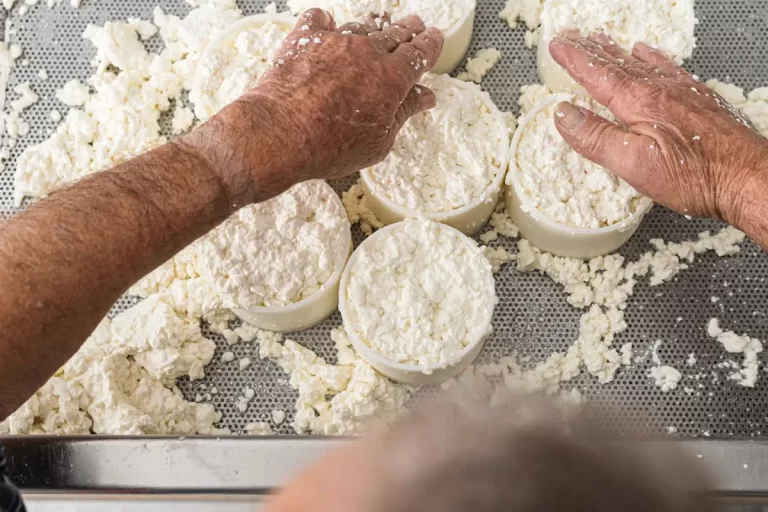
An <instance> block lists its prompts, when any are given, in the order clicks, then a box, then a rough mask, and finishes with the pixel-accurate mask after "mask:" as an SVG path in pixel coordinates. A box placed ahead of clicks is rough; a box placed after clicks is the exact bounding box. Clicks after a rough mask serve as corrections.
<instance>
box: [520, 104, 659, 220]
mask: <svg viewBox="0 0 768 512" xmlns="http://www.w3.org/2000/svg"><path fill="white" fill-rule="evenodd" d="M545 99H552V100H553V102H552V104H551V105H549V107H547V108H545V109H543V110H541V111H539V112H538V113H537V114H536V115H535V116H534V117H532V118H530V119H529V121H528V123H527V124H525V125H521V126H520V127H519V128H518V130H522V135H521V137H520V140H519V143H518V145H517V148H516V154H515V155H513V156H514V158H515V161H516V163H517V165H516V169H515V168H514V167H513V169H512V170H511V171H510V172H517V178H518V180H519V183H520V187H521V189H522V190H521V191H520V192H522V193H523V194H524V195H525V196H526V197H527V198H528V200H529V201H530V202H531V206H532V207H533V208H535V209H536V210H538V211H539V212H541V213H542V214H544V215H546V216H547V217H548V218H550V219H552V220H554V221H555V222H558V223H560V224H563V225H565V226H571V227H575V228H593V229H596V228H602V227H607V226H612V225H615V224H618V223H620V222H622V221H624V220H626V219H628V218H630V217H631V216H632V215H634V214H635V213H636V212H638V211H639V210H641V209H643V208H645V207H647V206H648V205H649V204H650V200H649V199H647V198H644V197H643V196H642V195H641V194H640V193H639V192H637V191H636V190H635V189H634V188H632V187H631V186H630V185H629V184H628V183H626V182H625V181H624V180H622V179H621V178H619V177H617V176H615V175H614V174H612V173H611V172H609V171H608V170H606V169H604V168H603V167H601V166H599V165H597V164H595V163H593V162H591V161H589V160H587V159H585V158H583V157H581V156H580V155H578V154H577V153H576V152H575V151H574V150H573V149H572V148H571V147H570V146H569V145H568V144H567V143H566V142H565V140H564V139H563V138H562V136H561V135H560V133H559V132H558V131H557V128H556V125H555V121H554V118H555V115H556V113H557V108H558V104H559V102H560V101H570V102H572V103H575V104H576V105H578V106H581V107H584V108H587V109H589V110H592V111H594V112H596V113H597V114H599V115H603V116H606V117H608V118H611V114H610V112H609V111H608V110H607V109H605V108H604V107H603V106H601V105H600V104H598V103H597V102H595V101H593V100H591V99H590V98H587V97H584V96H579V95H575V94H568V93H566V94H560V95H552V96H549V97H547V98H545ZM507 185H509V186H512V176H508V177H507Z"/></svg>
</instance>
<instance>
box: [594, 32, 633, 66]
mask: <svg viewBox="0 0 768 512" xmlns="http://www.w3.org/2000/svg"><path fill="white" fill-rule="evenodd" d="M587 41H588V42H590V43H593V44H595V45H597V46H598V47H599V48H600V49H601V50H602V51H604V52H605V53H607V54H608V55H610V56H611V57H613V58H614V59H615V60H616V62H617V63H619V64H623V63H627V64H629V63H632V62H634V61H635V60H636V59H635V58H634V57H632V56H631V55H630V54H629V53H627V52H626V51H624V48H622V47H621V46H619V45H617V44H616V42H615V41H614V40H613V39H611V38H610V37H608V36H607V35H606V34H605V33H603V32H593V33H592V34H590V35H589V37H588V38H587Z"/></svg>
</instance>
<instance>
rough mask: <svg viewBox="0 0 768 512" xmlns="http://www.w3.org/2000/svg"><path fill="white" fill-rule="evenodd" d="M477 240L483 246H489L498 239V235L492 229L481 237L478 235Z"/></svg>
mask: <svg viewBox="0 0 768 512" xmlns="http://www.w3.org/2000/svg"><path fill="white" fill-rule="evenodd" d="M478 238H480V241H481V242H483V243H484V244H489V243H491V242H493V241H495V240H498V239H499V233H498V231H496V230H495V229H492V230H490V231H486V232H485V233H483V234H482V235H480V236H479V237H478Z"/></svg>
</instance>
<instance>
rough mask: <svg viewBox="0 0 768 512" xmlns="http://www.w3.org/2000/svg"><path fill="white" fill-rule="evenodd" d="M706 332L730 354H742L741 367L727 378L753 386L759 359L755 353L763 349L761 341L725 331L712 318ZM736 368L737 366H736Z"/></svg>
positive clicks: (715, 319) (749, 386)
mask: <svg viewBox="0 0 768 512" xmlns="http://www.w3.org/2000/svg"><path fill="white" fill-rule="evenodd" d="M707 334H709V337H710V338H713V339H716V340H717V341H718V342H719V343H720V344H722V345H723V348H725V350H726V351H727V352H728V353H730V354H743V355H744V361H743V363H742V365H741V369H739V370H738V371H736V372H734V373H732V374H731V375H730V376H729V378H730V379H731V380H733V381H736V382H738V383H739V385H741V386H745V387H748V388H753V387H755V384H756V383H757V379H758V376H759V374H758V370H759V367H760V361H759V360H758V357H757V355H758V354H759V353H761V352H762V351H763V343H762V342H761V341H760V340H758V339H755V338H750V337H749V336H739V335H738V334H736V333H735V332H733V331H728V332H725V331H723V329H721V328H720V321H719V320H718V319H717V318H713V319H711V320H710V321H709V325H708V326H707ZM737 368H738V366H737Z"/></svg>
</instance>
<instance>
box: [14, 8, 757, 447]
mask: <svg viewBox="0 0 768 512" xmlns="http://www.w3.org/2000/svg"><path fill="white" fill-rule="evenodd" d="M158 3H159V4H160V5H161V6H162V7H163V8H164V9H166V11H167V12H171V13H175V14H178V15H183V14H184V13H186V12H187V11H188V10H189V6H188V4H186V3H185V2H184V1H183V0H162V1H159V2H158V1H156V0H140V1H139V0H136V1H131V2H123V1H119V0H111V1H96V0H84V2H83V7H81V8H80V9H78V10H75V9H72V8H71V7H70V6H69V5H67V4H68V3H67V2H64V3H63V5H61V6H58V7H56V8H54V9H49V8H48V7H46V6H45V5H42V4H44V2H42V3H41V5H36V6H32V7H31V8H30V12H29V14H27V15H26V16H24V17H18V16H15V17H14V20H15V21H16V23H15V25H16V29H17V33H16V35H14V36H12V41H13V42H18V43H20V44H21V45H22V46H23V48H24V56H23V58H26V59H28V61H29V65H28V66H26V67H23V66H22V67H20V68H19V69H18V70H17V72H15V73H14V75H13V77H12V81H11V85H12V86H13V85H14V84H16V83H19V82H23V81H30V82H31V83H32V85H33V88H34V89H35V90H36V91H37V92H38V93H39V94H40V96H41V97H42V100H41V101H40V103H38V104H37V105H35V106H33V107H32V108H30V109H29V110H28V111H27V112H26V113H25V118H26V119H27V120H28V121H29V123H30V125H31V126H32V133H31V134H30V135H29V136H28V137H26V138H24V139H23V140H22V141H21V142H20V144H19V145H18V146H17V147H16V148H15V149H14V150H13V151H12V155H13V158H14V159H13V160H11V161H10V162H9V163H8V165H7V168H6V171H5V172H4V173H3V174H0V217H3V216H7V215H10V214H11V213H12V211H13V209H12V181H13V172H14V170H15V158H16V157H17V156H18V154H19V153H20V152H21V150H22V149H23V148H24V147H25V146H26V145H28V144H35V143H39V142H41V141H42V140H44V139H45V137H46V136H47V134H46V131H47V130H50V129H52V128H53V126H54V125H53V123H52V122H51V121H50V119H49V112H50V110H51V109H53V108H57V109H63V108H64V107H63V106H62V105H61V104H59V103H58V102H57V101H56V100H55V97H54V92H55V91H56V90H57V89H58V88H60V87H61V86H62V85H63V84H64V83H65V82H66V81H68V80H70V79H72V78H86V77H88V76H90V74H91V73H92V71H93V68H92V67H91V66H90V60H91V58H92V57H93V55H94V51H93V49H92V48H91V47H90V45H89V43H88V42H87V41H84V40H83V39H82V38H81V34H82V32H83V30H84V28H85V26H86V25H87V24H88V23H103V22H104V21H107V20H124V19H127V18H128V17H142V18H145V19H150V18H151V12H152V9H153V8H154V6H155V5H156V4H158ZM266 3H267V2H266V1H248V0H240V6H241V8H242V9H243V11H244V12H245V13H246V14H254V13H257V12H260V11H261V10H262V8H263V6H264V5H265V4H266ZM278 4H279V5H280V4H283V2H278ZM478 4H479V5H478V15H477V24H476V30H475V38H474V41H473V44H472V48H471V50H470V52H471V53H474V52H475V51H477V50H478V49H480V48H486V47H489V46H493V47H495V48H497V49H499V50H501V51H502V53H503V55H504V57H503V59H502V61H501V62H500V63H499V65H498V66H497V67H496V68H495V69H493V70H492V71H491V72H490V74H489V75H488V76H487V77H486V79H485V81H484V83H483V87H484V88H485V89H487V90H488V91H489V92H490V93H491V95H492V96H493V98H494V100H495V101H496V103H497V104H498V105H499V107H500V108H501V109H502V110H511V111H514V112H516V111H517V99H518V97H519V93H518V91H519V88H520V86H521V85H524V84H529V83H535V82H537V76H536V71H535V56H534V52H533V51H531V50H528V49H527V48H525V46H524V43H523V35H524V31H523V30H522V29H518V30H515V31H512V30H510V29H509V28H508V27H507V25H506V23H505V22H503V21H502V20H500V19H499V18H498V16H497V15H498V12H499V11H500V10H501V9H502V7H503V4H504V0H478ZM280 7H283V5H280ZM696 11H697V15H698V17H699V19H700V20H701V24H700V25H699V27H698V29H697V36H698V40H699V48H698V49H697V51H696V53H695V55H694V58H693V59H692V60H691V62H690V65H689V67H690V69H691V70H692V71H694V72H695V73H697V74H698V75H700V76H701V77H703V78H712V77H715V78H719V79H721V80H724V81H730V82H734V83H736V84H737V85H739V86H741V87H746V88H748V89H752V88H755V87H759V86H764V85H768V2H764V1H761V0H697V2H696ZM150 46H151V47H152V48H153V49H156V48H159V47H160V42H159V41H158V40H157V39H154V40H152V41H151V42H150ZM20 60H21V59H20ZM41 68H44V69H46V70H47V71H48V74H49V75H50V79H49V80H48V81H42V80H40V79H39V78H38V77H37V72H38V70H39V69H41ZM350 183H351V180H346V181H343V182H338V183H335V185H336V188H337V190H339V191H341V190H343V189H346V188H347V187H348V186H349V184H350ZM718 227H720V226H719V225H718V224H717V223H713V222H708V221H698V220H693V221H687V220H685V219H684V218H682V217H680V216H678V215H676V214H674V213H671V212H669V211H666V210H664V209H662V208H658V207H657V208H656V209H655V210H654V211H653V212H652V213H651V214H650V215H649V216H648V218H647V219H646V220H645V222H644V224H643V226H642V228H641V229H640V231H639V232H638V234H637V235H636V236H635V238H634V239H633V240H632V242H631V243H630V244H629V246H628V247H626V248H625V249H624V250H623V251H622V252H623V254H624V255H625V256H627V257H628V258H630V259H634V258H636V257H637V256H638V255H639V254H641V253H642V252H644V251H646V250H649V249H650V247H649V246H648V240H649V239H650V238H659V237H660V238H664V239H668V240H674V241H681V240H687V239H691V238H694V237H695V236H696V235H697V234H698V233H699V232H700V231H703V230H706V229H717V228H718ZM355 233H356V242H358V243H359V241H360V239H361V237H360V234H359V233H358V232H357V230H356V229H355ZM499 243H500V244H501V245H503V246H504V247H506V248H507V249H508V250H509V251H510V252H514V251H515V243H514V241H509V240H502V241H500V242H499ZM766 278H768V257H766V256H765V255H763V254H761V253H760V251H759V250H758V249H757V248H756V247H755V246H753V245H746V246H745V250H744V252H743V254H741V255H740V256H738V257H736V258H732V259H722V260H721V259H718V258H715V257H713V256H704V257H702V258H701V259H700V260H699V261H698V262H697V263H696V264H695V265H693V267H692V268H691V269H690V270H688V271H685V272H684V273H682V274H681V275H680V276H679V278H678V279H676V280H675V281H673V282H671V283H669V284H666V285H664V286H661V287H657V288H650V287H649V286H647V283H643V284H641V285H640V286H638V287H637V292H636V294H635V296H634V297H633V298H632V299H631V301H630V306H629V308H628V310H627V321H628V323H629V330H628V331H627V332H626V333H624V334H622V335H621V336H619V338H618V340H617V342H618V343H619V344H623V343H627V342H633V343H634V344H635V349H636V351H639V354H643V353H645V352H646V351H649V350H650V346H651V344H652V343H653V342H654V341H656V340H663V341H664V343H663V345H662V346H661V348H660V349H659V356H660V357H661V359H662V361H663V362H664V363H665V364H671V365H674V366H676V367H677V368H680V369H681V371H683V373H684V374H686V375H695V374H700V373H704V374H706V378H704V379H703V380H701V381H696V380H694V379H690V378H686V379H684V381H683V382H682V383H681V386H680V388H679V389H678V390H677V391H675V392H672V393H668V394H665V393H662V392H661V391H660V390H658V389H657V388H656V387H655V386H654V385H653V383H652V382H651V380H650V379H649V378H648V376H647V373H648V369H649V368H650V365H651V358H650V356H649V357H648V358H647V359H646V362H645V363H642V364H638V365H636V366H635V367H632V368H629V369H626V370H623V371H621V373H620V374H619V377H618V378H617V380H616V382H615V383H613V384H611V385H607V386H603V385H599V384H597V383H596V381H595V380H593V379H591V378H587V377H582V378H580V379H579V380H578V381H576V383H575V384H576V386H577V387H578V388H580V389H582V390H583V391H584V393H585V394H586V395H587V396H588V397H590V398H591V399H593V400H594V401H595V402H597V403H603V404H608V405H609V406H610V407H611V409H610V412H609V413H608V414H607V415H606V416H605V422H606V423H607V424H612V425H622V426H625V427H627V426H628V427H629V428H631V429H632V430H633V431H636V432H640V433H645V434H649V433H655V434H660V433H664V432H666V429H667V427H669V426H674V427H676V428H677V429H678V431H679V434H680V435H683V436H699V435H705V434H709V435H711V436H712V437H714V438H718V437H721V438H728V437H731V436H737V437H751V436H756V437H764V436H768V407H767V406H766V404H768V378H766V377H767V376H766V375H765V374H764V372H763V371H762V370H761V380H760V382H759V384H758V387H757V388H756V389H754V390H749V389H745V388H741V387H738V386H736V385H735V384H733V383H730V382H728V381H727V379H726V374H725V373H723V371H722V370H712V368H713V367H714V365H715V364H716V363H718V362H721V361H722V360H723V359H724V354H723V350H722V348H721V347H720V346H719V345H718V344H716V343H715V342H714V341H713V340H710V339H709V338H708V337H707V335H706V323H707V321H708V320H709V319H710V318H711V317H713V316H717V317H720V318H721V320H722V324H723V326H724V327H727V328H729V329H734V330H737V331H739V332H744V333H749V334H750V335H751V336H753V337H758V338H760V339H763V340H766V339H768V320H766V315H767V314H768V292H766V285H765V279H766ZM497 282H498V285H497V287H498V292H499V296H500V298H501V303H500V304H499V306H498V309H497V311H496V315H495V321H494V325H495V327H496V332H495V334H494V335H493V337H492V338H491V339H490V341H489V342H488V345H487V348H486V350H485V352H484V353H483V354H482V356H481V359H482V360H483V361H491V360H497V359H498V358H500V357H502V356H504V355H507V354H509V353H511V352H512V351H518V352H519V353H521V354H523V355H530V356H531V357H532V359H533V361H534V362H535V361H538V360H541V359H543V358H545V357H546V356H547V355H548V354H550V353H551V352H552V351H555V350H564V349H565V348H567V347H568V346H569V345H570V344H571V342H572V341H573V340H574V339H575V338H576V335H577V330H578V322H579V317H580V314H581V312H580V311H578V310H576V309H574V308H573V307H571V306H570V305H568V304H567V302H566V297H565V295H564V294H563V293H562V292H561V290H560V287H559V286H557V285H556V284H554V283H553V282H552V281H551V280H549V279H548V278H546V277H543V276H541V275H539V274H526V275H521V274H518V273H517V272H516V271H515V270H514V268H513V267H511V266H508V267H507V268H505V269H504V270H503V271H502V273H501V274H499V275H498V276H497ZM726 283H727V285H726ZM712 296H717V297H719V298H720V301H719V302H717V303H713V302H712V301H711V297H712ZM130 304H132V301H131V300H130V299H124V300H121V301H119V302H118V304H117V305H116V310H121V309H124V308H125V307H127V306H128V305H130ZM678 318H681V320H680V321H678ZM340 322H341V320H340V317H339V315H338V314H336V315H334V316H333V317H332V318H330V319H329V320H328V321H326V322H325V323H324V324H323V325H321V326H319V327H317V328H315V329H312V330H310V331H307V332H304V333H301V334H298V335H295V336H293V338H294V339H295V340H296V341H298V342H300V343H302V344H304V345H306V346H307V347H309V348H311V349H312V350H314V351H316V352H317V353H318V354H319V355H322V356H323V357H325V358H326V359H328V360H330V361H334V359H335V355H334V350H333V344H332V342H331V341H330V337H329V332H330V330H331V329H332V328H333V327H335V326H337V325H339V324H340ZM217 341H218V343H219V348H218V350H217V352H216V356H215V358H214V361H213V362H212V363H211V365H210V366H209V367H208V377H207V378H206V379H205V380H204V381H202V383H201V382H195V383H189V382H186V381H181V382H180V386H181V388H182V390H183V391H184V392H185V394H186V396H187V398H189V399H194V396H195V395H196V394H197V393H202V394H206V393H210V392H211V390H212V388H217V390H218V393H217V394H213V395H212V403H213V404H214V405H215V406H216V408H217V409H218V410H220V411H221V412H223V413H224V420H223V426H228V427H230V428H232V429H233V430H235V431H241V430H242V429H243V427H244V426H245V425H246V424H247V423H248V422H252V421H271V419H270V416H271V411H272V410H273V409H280V410H283V411H285V412H286V413H287V415H288V417H287V420H286V422H285V423H284V424H283V426H282V427H280V428H279V429H277V431H278V432H280V433H281V434H290V433H292V429H291V428H290V426H289V423H290V421H291V420H292V419H293V403H294V401H295V399H296V394H295V392H293V391H292V390H291V389H290V387H289V386H288V385H287V383H286V377H285V375H283V374H282V373H281V372H280V370H279V369H278V368H277V366H276V365H275V364H274V363H272V362H269V361H261V362H259V361H258V357H257V348H256V347H255V346H252V345H250V344H239V345H237V346H235V347H232V348H230V347H227V346H226V344H225V343H224V342H223V340H217ZM227 350H232V351H233V352H234V353H235V355H236V359H235V362H233V363H223V362H222V361H221V355H222V353H223V352H225V351H227ZM690 353H695V354H696V357H697V359H698V361H699V364H698V365H697V366H696V367H695V368H692V369H691V368H688V367H687V366H686V364H685V362H686V360H687V358H688V354H690ZM246 356H248V357H251V359H252V360H253V361H254V364H253V365H252V366H251V367H249V368H248V369H246V370H245V371H243V372H240V371H239V370H238V369H237V360H238V359H240V358H242V357H246ZM712 371H715V372H716V374H717V375H718V382H717V383H715V384H713V383H712V380H713V377H712V373H711V372H712ZM699 382H700V383H701V384H702V385H703V388H697V389H696V394H694V395H693V396H688V395H686V394H685V393H684V392H683V389H682V388H683V387H684V386H690V387H696V385H697V384H698V383H699ZM203 387H205V389H203ZM246 387H250V388H253V389H254V390H255V391H256V397H255V399H254V400H253V401H252V402H251V405H250V408H249V409H248V411H247V413H246V414H240V413H239V412H237V410H236V408H235V405H234V404H235V401H236V399H237V397H238V396H241V395H242V394H243V391H244V389H245V388H246Z"/></svg>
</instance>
